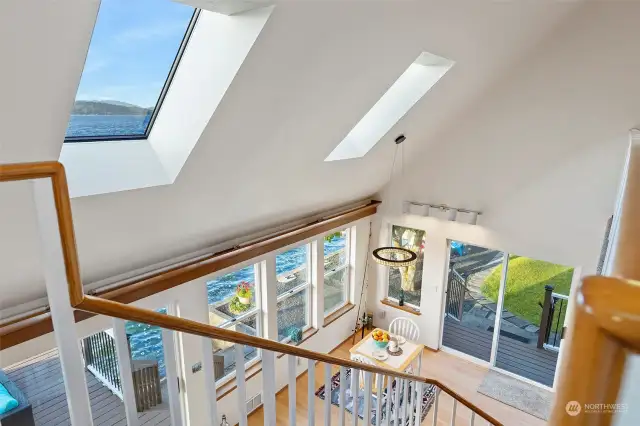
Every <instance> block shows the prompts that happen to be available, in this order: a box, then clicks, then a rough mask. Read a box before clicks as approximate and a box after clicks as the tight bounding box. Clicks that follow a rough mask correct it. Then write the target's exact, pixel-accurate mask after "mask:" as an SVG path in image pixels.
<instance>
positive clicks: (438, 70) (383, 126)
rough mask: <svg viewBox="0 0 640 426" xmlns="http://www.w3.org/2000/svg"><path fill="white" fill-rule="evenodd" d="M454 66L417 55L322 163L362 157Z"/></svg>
mask: <svg viewBox="0 0 640 426" xmlns="http://www.w3.org/2000/svg"><path fill="white" fill-rule="evenodd" d="M453 64H454V62H453V61H451V60H449V59H445V58H442V57H440V56H436V55H433V54H431V53H428V52H424V53H422V54H420V56H418V59H416V60H415V61H414V62H413V63H412V64H411V65H409V68H407V69H406V71H405V72H404V73H402V75H401V76H400V77H399V78H398V79H397V80H396V81H395V83H393V85H392V86H391V87H390V88H389V90H387V91H386V93H385V94H384V95H382V97H381V98H380V99H379V100H378V102H376V103H375V105H374V106H373V107H372V108H371V109H370V110H369V112H367V113H366V114H365V116H364V117H362V119H361V120H360V121H359V122H358V124H356V125H355V127H354V128H353V129H351V131H350V132H349V133H348V134H347V136H346V137H345V138H344V139H343V140H342V142H340V144H339V145H338V146H337V147H336V148H335V149H334V150H333V151H332V152H331V154H329V156H328V157H327V158H326V159H325V160H324V161H335V160H346V159H349V158H358V157H362V156H364V155H365V154H366V153H367V152H369V150H371V148H373V147H374V145H375V144H376V143H378V141H379V140H380V139H382V137H383V136H384V135H385V134H387V132H388V131H389V130H391V128H392V127H393V126H394V125H395V124H396V123H397V122H398V121H399V120H400V119H401V118H402V117H403V116H404V115H405V114H406V113H407V112H408V111H409V110H410V109H411V108H412V107H413V106H414V105H415V104H416V102H418V101H419V100H420V98H422V97H423V96H424V95H425V94H426V93H427V92H428V91H429V89H431V87H433V85H434V84H436V83H437V82H438V80H440V78H441V77H442V76H443V75H444V74H445V73H446V72H447V71H448V70H449V69H450V68H451V67H452V66H453Z"/></svg>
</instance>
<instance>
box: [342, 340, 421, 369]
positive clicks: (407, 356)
mask: <svg viewBox="0 0 640 426" xmlns="http://www.w3.org/2000/svg"><path fill="white" fill-rule="evenodd" d="M372 333H373V331H372V332H370V333H369V334H367V335H366V336H365V338H364V339H362V340H360V341H359V342H358V343H357V344H356V345H355V346H354V347H352V348H351V349H349V353H351V354H359V355H364V356H365V357H367V358H369V359H370V360H371V361H373V362H375V363H376V365H378V366H379V367H383V368H389V369H391V370H395V371H397V372H400V373H404V372H405V371H406V369H407V367H409V366H410V365H411V363H412V362H413V361H415V359H416V358H417V359H418V370H417V371H418V372H419V371H420V367H421V366H422V356H421V355H422V350H423V349H424V345H421V344H420V343H416V342H412V341H410V340H407V341H406V342H405V343H403V344H402V345H400V347H401V348H402V355H397V356H393V355H389V357H388V358H387V359H386V360H385V361H378V360H377V359H375V358H374V357H373V351H375V350H377V349H378V348H376V346H375V345H374V344H373V342H374V341H375V340H373V337H371V334H372ZM389 334H391V333H389ZM416 375H419V374H416Z"/></svg>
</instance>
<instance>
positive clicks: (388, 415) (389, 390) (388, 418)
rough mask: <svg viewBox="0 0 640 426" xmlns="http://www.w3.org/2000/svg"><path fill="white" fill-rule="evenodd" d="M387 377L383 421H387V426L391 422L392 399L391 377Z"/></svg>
mask: <svg viewBox="0 0 640 426" xmlns="http://www.w3.org/2000/svg"><path fill="white" fill-rule="evenodd" d="M386 377H387V402H386V403H387V407H386V408H387V409H386V414H385V420H386V421H387V425H389V424H390V422H391V401H392V398H393V377H391V376H386Z"/></svg>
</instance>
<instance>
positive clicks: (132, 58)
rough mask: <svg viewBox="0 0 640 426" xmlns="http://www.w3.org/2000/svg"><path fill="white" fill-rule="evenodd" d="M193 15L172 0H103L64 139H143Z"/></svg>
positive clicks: (152, 119) (151, 121)
mask: <svg viewBox="0 0 640 426" xmlns="http://www.w3.org/2000/svg"><path fill="white" fill-rule="evenodd" d="M197 15H198V13H197V10H195V9H194V8H193V7H190V6H187V5H184V4H180V3H176V2H173V1H171V0H135V1H132V0H102V2H101V4H100V10H99V12H98V18H97V21H96V25H95V28H94V30H93V36H92V37H91V44H90V46H89V53H88V54H87V59H86V62H85V65H84V70H83V72H82V78H81V80H80V86H79V87H78V92H77V94H76V100H75V104H74V106H73V111H72V112H71V118H70V120H69V124H68V126H67V132H66V137H65V142H83V141H98V140H122V139H145V138H146V137H147V136H148V135H149V132H150V131H151V127H152V126H153V122H154V119H155V116H156V114H157V112H158V110H159V109H160V106H161V104H162V100H163V98H164V95H165V94H166V92H167V90H168V88H169V85H170V84H171V78H172V77H173V74H174V72H175V69H176V67H177V65H178V62H179V61H180V56H181V55H182V52H183V50H184V47H185V45H186V43H187V41H188V38H189V35H190V33H191V30H192V28H193V26H194V24H195V20H196V18H197Z"/></svg>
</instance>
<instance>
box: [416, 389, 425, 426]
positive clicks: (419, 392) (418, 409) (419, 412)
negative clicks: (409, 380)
mask: <svg viewBox="0 0 640 426" xmlns="http://www.w3.org/2000/svg"><path fill="white" fill-rule="evenodd" d="M422 392H424V383H422V382H420V383H417V392H416V417H415V425H416V426H420V423H422Z"/></svg>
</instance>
